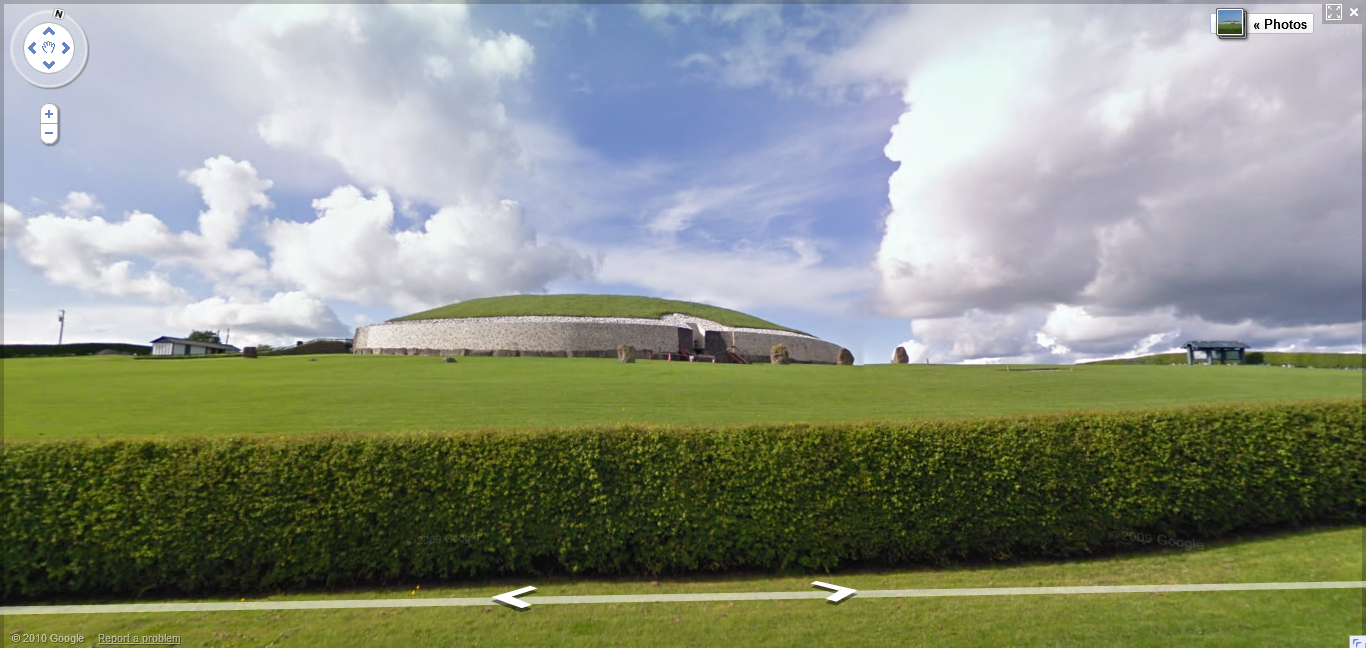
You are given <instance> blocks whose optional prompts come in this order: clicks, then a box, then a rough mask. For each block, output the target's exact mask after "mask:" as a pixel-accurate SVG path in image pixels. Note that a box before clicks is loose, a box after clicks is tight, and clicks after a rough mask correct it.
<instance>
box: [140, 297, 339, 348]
mask: <svg viewBox="0 0 1366 648" xmlns="http://www.w3.org/2000/svg"><path fill="white" fill-rule="evenodd" d="M166 323H167V324H168V325H172V326H177V327H179V328H180V329H184V330H187V331H188V330H200V329H208V330H215V331H226V330H228V329H231V331H232V338H231V343H232V344H235V345H237V346H242V345H244V344H253V343H279V342H280V341H283V340H289V339H299V338H303V339H310V338H315V337H350V333H349V329H347V327H346V326H345V325H343V324H342V323H341V321H340V320H338V319H337V315H336V313H334V312H332V309H331V308H330V307H328V306H327V304H325V303H323V302H322V301H321V300H319V299H317V298H315V297H311V296H309V295H308V294H306V293H302V292H297V291H296V292H282V293H276V294H274V295H273V296H271V298H270V299H268V300H264V301H262V300H260V299H243V300H239V299H224V298H222V297H210V298H208V299H204V300H201V301H197V302H194V303H192V304H188V305H185V306H183V307H181V308H179V309H177V310H172V311H170V312H169V313H168V315H167V317H166Z"/></svg>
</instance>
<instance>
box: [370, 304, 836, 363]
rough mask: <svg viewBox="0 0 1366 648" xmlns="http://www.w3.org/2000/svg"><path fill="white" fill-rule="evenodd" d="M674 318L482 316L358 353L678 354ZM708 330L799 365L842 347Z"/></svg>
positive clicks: (384, 328) (376, 334)
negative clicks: (627, 350) (777, 351)
mask: <svg viewBox="0 0 1366 648" xmlns="http://www.w3.org/2000/svg"><path fill="white" fill-rule="evenodd" d="M683 317H685V316H680V315H669V316H666V317H665V318H664V320H663V321H661V320H651V319H637V318H625V317H479V318H468V319H439V320H411V321H404V322H385V323H383V324H375V325H372V326H366V327H362V328H360V329H358V330H357V331H356V336H355V343H354V344H353V346H352V349H353V350H354V351H357V352H363V351H366V350H369V349H436V350H454V349H470V350H476V351H499V350H508V351H541V352H549V351H614V350H615V349H616V348H617V345H620V344H629V345H631V346H633V347H635V348H636V349H638V350H649V351H654V352H669V351H677V350H678V349H677V347H678V327H679V326H686V325H687V324H686V323H683V322H682V321H681V320H679V319H678V318H683ZM687 321H689V322H696V323H698V325H699V326H700V328H702V330H704V331H707V330H713V331H714V330H719V331H722V332H723V333H725V337H726V338H727V339H732V336H733V339H734V341H735V346H736V347H737V348H738V350H739V351H740V353H742V354H745V355H762V356H767V355H768V352H769V349H770V348H772V347H773V345H774V344H778V343H779V342H781V343H783V344H786V345H787V348H788V353H789V355H790V356H791V358H792V359H793V360H796V361H798V362H824V363H831V364H833V363H834V362H835V360H836V359H837V358H838V356H839V350H840V347H839V346H838V345H834V344H831V343H829V342H826V341H824V340H820V339H817V338H813V337H810V336H806V335H801V334H798V333H791V332H787V331H775V330H767V329H750V328H733V327H727V326H722V325H720V324H717V323H715V322H710V321H708V320H704V319H700V318H687Z"/></svg>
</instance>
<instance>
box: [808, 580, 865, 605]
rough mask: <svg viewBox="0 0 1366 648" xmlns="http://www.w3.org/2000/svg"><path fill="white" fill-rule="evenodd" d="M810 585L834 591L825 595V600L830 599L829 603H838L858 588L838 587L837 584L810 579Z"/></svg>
mask: <svg viewBox="0 0 1366 648" xmlns="http://www.w3.org/2000/svg"><path fill="white" fill-rule="evenodd" d="M811 586H812V587H819V588H821V589H828V590H830V591H832V592H834V594H831V595H830V596H827V597H825V600H827V601H830V602H831V603H835V604H838V603H840V602H842V601H844V599H847V598H849V597H851V596H853V595H854V593H855V592H857V591H858V590H856V589H852V588H848V587H840V586H839V585H831V584H830V583H822V582H820V581H812V583H811Z"/></svg>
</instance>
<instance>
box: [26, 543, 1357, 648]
mask: <svg viewBox="0 0 1366 648" xmlns="http://www.w3.org/2000/svg"><path fill="white" fill-rule="evenodd" d="M1361 547H1362V528H1361V527H1345V528H1343V527H1339V528H1329V529H1315V530H1306V531H1300V532H1297V533H1291V534H1282V535H1276V536H1266V537H1253V538H1244V539H1239V540H1228V541H1221V542H1209V543H1206V545H1205V547H1204V548H1203V549H1196V550H1180V549H1167V550H1162V551H1151V552H1141V553H1138V554H1132V553H1131V554H1129V555H1116V556H1112V557H1107V558H1099V559H1093V560H1086V561H1073V562H1068V563H1032V564H1025V565H1017V566H969V567H958V568H951V569H923V570H908V571H907V570H903V571H888V572H879V571H862V572H848V573H842V574H832V575H829V576H818V577H816V579H819V580H824V581H828V582H834V583H837V584H840V585H844V586H848V587H853V588H856V589H863V590H871V589H920V588H960V587H1035V586H1059V585H1152V584H1175V583H1257V582H1306V581H1359V580H1361V579H1362V578H1361V576H1362V553H1361ZM812 580H813V578H812V577H810V576H790V577H788V576H782V577H772V576H757V577H742V576H736V577H728V578H707V579H680V580H665V581H663V582H655V583H651V582H641V581H624V580H567V579H558V580H556V579H547V580H540V581H538V580H535V579H520V580H509V581H500V582H486V583H479V584H477V585H470V586H462V587H443V586H434V585H432V584H427V585H423V586H422V588H421V589H420V590H419V591H418V595H420V596H422V597H430V598H446V597H488V596H492V595H494V594H499V593H502V592H505V591H508V590H511V589H514V588H516V587H520V586H523V585H536V586H537V587H538V588H539V589H538V591H537V592H536V593H535V594H531V595H528V596H527V597H525V598H526V600H527V601H530V602H532V603H533V606H532V608H531V609H530V610H528V611H527V612H525V613H516V612H513V611H511V610H507V609H503V608H501V607H464V608H406V609H371V610H288V611H254V612H207V613H204V612H180V613H156V614H152V613H148V614H99V615H53V616H10V617H6V618H5V632H6V634H8V633H12V632H25V633H62V634H76V633H80V634H84V635H85V636H86V637H87V642H86V643H85V644H77V645H87V646H88V645H93V643H94V641H93V638H94V637H95V636H96V635H98V634H100V633H103V634H143V635H146V634H157V633H164V634H171V635H180V636H181V638H182V642H183V644H182V645H187V646H277V647H285V646H367V647H371V646H373V647H376V648H387V647H391V646H392V647H399V646H405V647H406V646H442V647H446V646H570V647H573V646H585V647H587V646H797V645H801V646H945V647H953V646H963V647H965V648H967V647H976V646H1000V645H1009V646H1125V647H1131V646H1151V647H1153V648H1169V647H1171V646H1228V647H1234V646H1239V647H1241V646H1276V647H1283V646H1306V647H1309V646H1313V647H1318V646H1334V645H1346V641H1347V636H1348V635H1349V634H1360V633H1361V632H1362V591H1361V590H1359V589H1341V590H1297V591H1259V592H1256V591H1254V592H1178V593H1163V594H1068V595H1036V596H1001V597H972V598H903V599H872V598H869V599H860V598H858V597H855V598H853V599H851V600H849V601H847V602H845V603H844V604H843V605H840V606H838V607H836V606H831V605H828V604H826V603H825V602H824V601H821V600H819V599H816V600H797V601H735V602H705V603H641V604H617V605H553V606H540V607H536V606H535V605H534V602H535V597H536V595H538V594H539V595H542V596H566V595H589V594H633V593H684V592H687V593H701V592H743V591H810V582H811V581H812ZM413 591H414V590H413V588H412V584H399V585H398V586H396V587H393V588H387V589H379V590H367V591H351V592H345V593H314V594H296V595H281V596H274V597H266V599H265V600H303V599H323V598H345V599H369V598H410V597H412V596H414V595H413V594H412V593H411V592H413ZM222 600H235V599H222ZM252 600H263V599H260V598H253V599H252ZM101 602H105V601H101ZM108 602H113V601H108ZM147 602H152V601H147Z"/></svg>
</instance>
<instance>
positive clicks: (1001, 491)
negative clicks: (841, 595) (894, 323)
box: [0, 401, 1366, 600]
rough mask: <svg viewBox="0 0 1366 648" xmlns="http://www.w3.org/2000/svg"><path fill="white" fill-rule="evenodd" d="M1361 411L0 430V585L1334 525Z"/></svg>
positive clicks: (207, 579) (927, 556) (1049, 549)
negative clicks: (284, 433)
mask: <svg viewBox="0 0 1366 648" xmlns="http://www.w3.org/2000/svg"><path fill="white" fill-rule="evenodd" d="M1362 409H1363V408H1362V404H1361V403H1360V402H1359V401H1345V402H1314V403H1298V404H1284V405H1276V406H1255V407H1251V406H1245V407H1210V408H1195V409H1183V410H1160V411H1147V412H1127V413H1081V414H1074V415H1052V416H1038V417H1027V418H1018V419H989V420H969V421H939V422H933V421H917V422H883V423H877V422H864V423H856V424H838V425H766V426H760V425H756V426H748V427H738V428H728V429H701V428H689V429H677V428H654V427H648V428H647V427H634V426H627V427H620V428H614V429H592V430H563V431H547V432H497V433H495V432H480V433H409V434H391V435H327V436H301V437H287V438H285V437H282V438H262V437H242V438H233V439H223V438H195V439H181V440H147V441H135V442H130V441H108V442H98V441H72V442H57V443H27V444H6V446H5V448H4V452H3V476H4V483H5V490H4V494H3V498H4V522H3V535H2V536H0V552H2V555H3V559H4V560H3V573H4V576H3V578H4V598H5V599H6V600H12V599H32V598H37V597H52V596H71V595H91V594H100V595H105V594H118V595H141V594H146V593H161V594H193V593H206V592H214V591H232V592H248V591H261V590H271V589H278V588H300V587H311V586H344V585H361V584H383V583H393V582H396V581H399V580H407V581H411V580H414V579H455V578H462V577H476V576H477V577H483V576H492V575H498V574H513V573H546V572H560V573H564V572H568V573H607V574H616V573H648V574H659V573H665V572H688V571H721V570H735V569H764V570H773V569H784V568H798V569H805V570H826V569H832V568H835V567H837V566H839V565H841V564H843V563H847V562H850V561H871V562H875V563H882V564H908V563H927V562H928V563H934V562H942V561H946V560H952V559H961V558H988V559H1000V558H1021V557H1028V556H1056V557H1062V556H1071V555H1080V554H1086V553H1088V552H1091V551H1093V550H1096V549H1097V548H1099V547H1101V546H1102V543H1103V542H1104V541H1105V539H1106V537H1107V533H1109V532H1111V531H1116V532H1150V533H1153V534H1157V533H1165V534H1167V535H1170V536H1174V537H1182V538H1201V537H1212V536H1217V535H1220V534H1224V533H1227V532H1230V531H1233V530H1236V529H1241V528H1247V527H1254V526H1261V525H1283V524H1300V523H1308V522H1314V521H1323V520H1333V519H1355V516H1356V514H1357V513H1358V512H1359V511H1360V510H1361V508H1362V502H1363V493H1364V492H1366V482H1364V481H1363V480H1364V479H1366V477H1364V476H1363V473H1362V471H1361V470H1360V466H1361V457H1362V456H1363V455H1366V448H1364V447H1363V435H1362V413H1363V412H1362Z"/></svg>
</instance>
